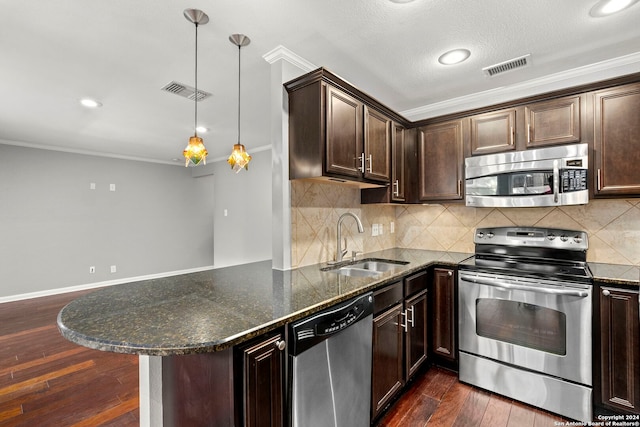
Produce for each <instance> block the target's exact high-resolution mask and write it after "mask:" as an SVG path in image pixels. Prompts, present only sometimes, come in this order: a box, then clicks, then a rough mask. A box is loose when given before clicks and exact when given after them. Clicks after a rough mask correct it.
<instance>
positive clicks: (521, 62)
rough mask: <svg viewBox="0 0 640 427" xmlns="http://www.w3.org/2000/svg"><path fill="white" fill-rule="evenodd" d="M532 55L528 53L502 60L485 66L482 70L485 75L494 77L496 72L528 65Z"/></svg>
mask: <svg viewBox="0 0 640 427" xmlns="http://www.w3.org/2000/svg"><path fill="white" fill-rule="evenodd" d="M530 56H531V54H526V55H524V56H520V57H518V58H514V59H510V60H508V61H504V62H500V63H499V64H495V65H491V66H489V67H484V68H483V69H482V71H484V74H485V75H487V76H489V77H492V76H495V75H496V74H500V73H504V72H507V71H512V70H515V69H516V68H522V67H526V66H527V65H529V63H530V62H531V60H530V59H529V57H530Z"/></svg>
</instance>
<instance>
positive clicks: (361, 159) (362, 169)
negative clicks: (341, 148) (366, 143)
mask: <svg viewBox="0 0 640 427" xmlns="http://www.w3.org/2000/svg"><path fill="white" fill-rule="evenodd" d="M358 160H360V172H362V173H364V153H362V156H360V157H358Z"/></svg>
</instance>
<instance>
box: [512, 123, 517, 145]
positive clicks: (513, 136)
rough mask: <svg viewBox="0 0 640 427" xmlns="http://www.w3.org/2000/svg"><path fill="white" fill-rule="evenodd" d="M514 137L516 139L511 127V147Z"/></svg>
mask: <svg viewBox="0 0 640 427" xmlns="http://www.w3.org/2000/svg"><path fill="white" fill-rule="evenodd" d="M515 137H516V133H515V132H514V130H513V126H511V145H513V140H514V139H515Z"/></svg>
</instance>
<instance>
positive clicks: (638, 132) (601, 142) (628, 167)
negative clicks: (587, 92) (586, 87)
mask: <svg viewBox="0 0 640 427" xmlns="http://www.w3.org/2000/svg"><path fill="white" fill-rule="evenodd" d="M593 95H594V147H593V148H594V154H595V156H594V170H595V186H594V194H595V196H638V195H640V167H638V165H640V83H635V84H629V85H624V86H620V87H616V88H612V89H606V90H602V91H597V92H595V93H594V94H593Z"/></svg>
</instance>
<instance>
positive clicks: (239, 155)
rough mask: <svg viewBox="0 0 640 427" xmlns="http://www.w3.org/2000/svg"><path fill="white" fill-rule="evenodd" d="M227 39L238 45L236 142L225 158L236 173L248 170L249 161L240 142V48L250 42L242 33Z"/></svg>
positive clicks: (249, 157)
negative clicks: (227, 157)
mask: <svg viewBox="0 0 640 427" xmlns="http://www.w3.org/2000/svg"><path fill="white" fill-rule="evenodd" d="M229 41H230V42H231V43H233V44H234V45H236V46H238V143H237V144H234V145H233V151H232V152H231V155H230V156H229V159H227V163H229V164H230V165H231V169H233V171H234V172H235V173H238V172H240V171H241V170H242V169H243V168H244V169H246V170H249V162H250V161H251V156H250V155H249V153H247V151H246V150H245V148H244V145H242V144H241V143H240V49H242V46H246V45H248V44H249V43H251V39H249V37H247V36H245V35H244V34H232V35H230V36H229Z"/></svg>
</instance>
